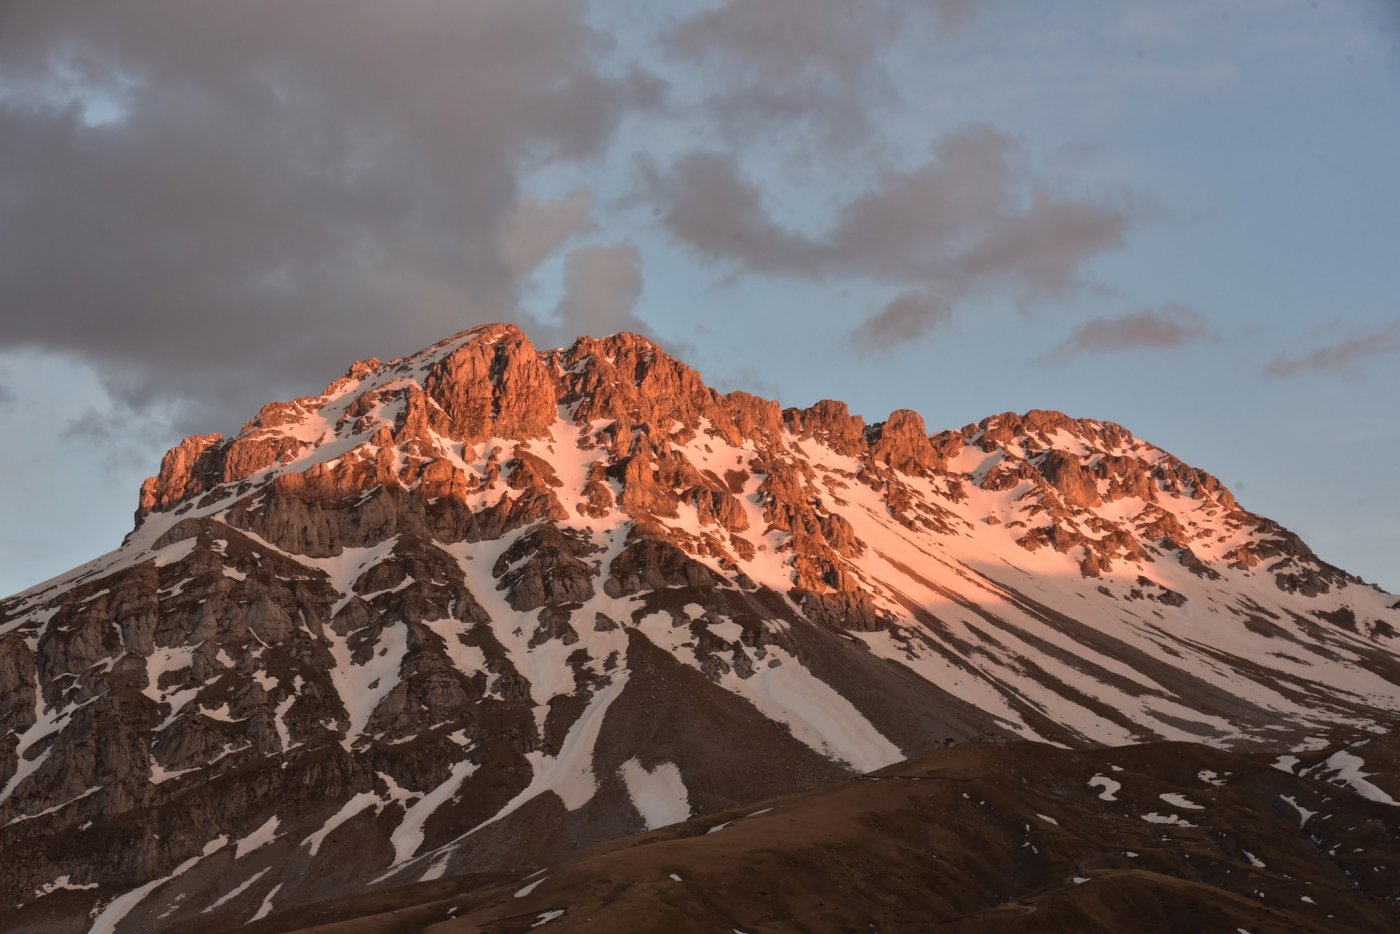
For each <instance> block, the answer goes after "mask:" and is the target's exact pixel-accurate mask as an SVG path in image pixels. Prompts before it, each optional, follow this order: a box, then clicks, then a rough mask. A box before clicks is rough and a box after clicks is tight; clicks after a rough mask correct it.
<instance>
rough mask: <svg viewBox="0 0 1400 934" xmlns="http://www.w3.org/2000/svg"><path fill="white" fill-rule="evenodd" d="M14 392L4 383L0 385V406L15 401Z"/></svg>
mask: <svg viewBox="0 0 1400 934" xmlns="http://www.w3.org/2000/svg"><path fill="white" fill-rule="evenodd" d="M15 398H16V397H15V391H14V390H13V389H11V388H10V387H9V386H6V385H5V384H4V383H0V405H9V404H10V403H12V402H14V401H15Z"/></svg>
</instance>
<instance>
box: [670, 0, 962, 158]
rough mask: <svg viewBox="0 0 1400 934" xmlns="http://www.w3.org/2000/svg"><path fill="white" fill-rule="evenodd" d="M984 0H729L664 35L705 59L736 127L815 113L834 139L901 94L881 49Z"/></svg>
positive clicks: (717, 106) (674, 48) (681, 52)
mask: <svg viewBox="0 0 1400 934" xmlns="http://www.w3.org/2000/svg"><path fill="white" fill-rule="evenodd" d="M978 6H979V4H978V2H977V0H922V2H915V3H910V2H905V0H726V2H724V3H721V4H720V5H719V6H717V7H712V8H709V9H706V10H702V11H700V12H699V13H696V14H695V15H693V16H691V17H689V18H687V19H683V20H681V21H680V22H678V23H677V24H676V25H675V26H673V27H672V28H671V29H669V30H668V31H666V32H665V33H664V34H663V35H662V37H661V42H662V47H663V48H664V49H665V50H666V51H667V52H668V53H669V54H670V55H671V56H672V57H674V58H676V59H678V60H681V61H685V62H689V63H691V64H692V65H696V66H701V67H705V68H707V69H708V70H707V71H706V72H705V74H706V78H707V80H706V85H707V88H708V89H709V94H708V97H707V98H706V100H705V101H704V106H705V107H706V108H707V109H708V110H709V111H710V113H711V114H712V115H713V116H714V117H716V118H717V119H718V123H719V125H720V126H721V128H722V129H724V130H726V131H727V132H729V133H731V134H746V133H751V132H754V131H761V130H766V129H771V128H773V127H774V126H776V125H781V126H785V127H786V126H790V122H791V121H793V120H809V121H811V122H812V123H813V124H815V125H817V126H818V127H819V128H820V129H822V130H823V131H824V134H825V136H826V139H827V140H828V141H842V140H844V141H846V142H850V141H851V140H853V139H858V138H860V137H861V136H862V135H863V134H862V132H861V131H862V130H864V129H866V128H868V126H869V110H870V108H871V107H873V106H878V105H879V104H881V103H887V102H889V101H890V100H892V99H893V98H894V97H895V89H894V86H893V84H892V82H891V81H890V80H889V77H888V75H886V73H885V71H884V69H883V68H882V66H881V57H882V53H883V52H884V50H885V49H886V48H888V46H889V45H890V43H891V42H893V41H894V40H895V39H896V37H898V36H900V35H901V34H906V35H907V34H920V33H922V32H929V31H933V30H936V29H938V28H941V29H952V28H956V27H958V26H961V25H963V24H964V23H966V22H967V21H968V20H969V19H970V18H971V16H972V14H973V12H974V11H975V10H976V9H977V7H978Z"/></svg>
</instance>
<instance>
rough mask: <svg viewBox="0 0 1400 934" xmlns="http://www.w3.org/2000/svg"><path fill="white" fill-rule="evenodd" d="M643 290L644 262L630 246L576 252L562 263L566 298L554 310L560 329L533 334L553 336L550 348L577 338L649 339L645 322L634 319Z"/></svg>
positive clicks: (542, 329) (588, 247) (539, 329)
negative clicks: (628, 335) (630, 334)
mask: <svg viewBox="0 0 1400 934" xmlns="http://www.w3.org/2000/svg"><path fill="white" fill-rule="evenodd" d="M643 285H644V280H643V276H642V256H641V253H640V252H638V250H637V248H636V247H635V246H633V245H632V244H630V243H619V244H617V245H615V246H604V245H601V244H596V243H591V244H587V245H585V246H581V247H578V248H577V249H575V250H572V251H571V252H570V253H569V256H568V259H567V260H566V261H565V267H564V297H563V298H562V299H560V301H559V305H558V307H557V308H555V310H554V314H555V316H556V317H557V318H558V319H560V320H561V321H563V322H564V325H563V326H562V327H561V326H555V327H553V328H550V327H548V326H543V327H540V326H537V327H536V329H535V330H536V331H537V332H539V333H540V334H541V335H547V334H549V333H550V332H551V331H553V332H555V334H554V337H553V340H552V342H553V343H564V342H566V341H571V340H572V339H573V338H575V337H577V336H579V335H580V334H587V335H590V336H595V337H596V336H602V335H607V334H615V333H617V332H618V331H635V332H637V333H641V334H646V333H649V331H650V328H649V327H648V326H647V324H646V322H644V321H642V320H641V319H640V318H638V317H637V315H636V308H637V300H638V299H639V298H641V295H642V288H643Z"/></svg>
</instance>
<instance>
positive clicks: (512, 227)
mask: <svg viewBox="0 0 1400 934" xmlns="http://www.w3.org/2000/svg"><path fill="white" fill-rule="evenodd" d="M596 228H597V225H596V224H595V223H594V221H593V196H592V195H591V194H590V193H589V192H588V191H586V190H583V189H579V190H578V191H573V192H570V193H569V194H567V195H565V196H564V197H562V198H556V199H554V200H552V201H537V200H536V199H534V198H524V199H522V200H521V201H520V203H518V204H517V205H516V206H515V210H513V211H512V212H511V213H510V214H509V215H507V217H506V218H505V220H504V221H503V222H502V224H501V229H500V237H501V256H502V258H503V259H504V260H505V263H506V266H508V267H509V268H510V270H511V271H512V272H514V273H515V274H516V275H517V276H522V277H523V276H528V275H529V274H530V273H532V272H534V271H535V268H536V267H537V266H539V264H540V263H542V262H544V261H545V260H546V259H548V258H549V257H551V256H553V255H554V254H555V253H556V252H557V251H558V250H559V248H560V247H562V246H563V245H564V244H566V243H568V242H569V241H570V240H572V239H573V238H574V237H577V236H578V235H580V234H584V233H588V232H590V231H592V230H595V229H596Z"/></svg>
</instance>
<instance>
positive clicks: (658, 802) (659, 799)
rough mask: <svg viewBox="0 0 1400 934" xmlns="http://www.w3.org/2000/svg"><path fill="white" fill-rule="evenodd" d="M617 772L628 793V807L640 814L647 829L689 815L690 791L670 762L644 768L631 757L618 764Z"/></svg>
mask: <svg viewBox="0 0 1400 934" xmlns="http://www.w3.org/2000/svg"><path fill="white" fill-rule="evenodd" d="M619 771H620V772H621V773H622V780H623V782H625V783H626V785H627V793H628V794H629V795H631V796H632V806H633V807H635V808H636V809H637V813H639V814H641V815H642V820H643V821H645V822H646V828H647V830H655V829H656V828H657V827H665V826H666V825H668V824H678V823H680V822H681V821H683V820H685V819H686V818H688V817H690V794H689V792H687V791H686V788H685V783H684V782H683V781H682V780H681V770H680V768H678V767H677V766H676V764H675V763H674V762H661V763H658V764H657V766H656V768H654V769H651V770H648V769H647V768H646V767H645V766H643V765H642V764H641V762H639V761H638V760H637V759H635V758H634V759H628V760H627V761H626V762H624V763H622V768H621V769H620V770H619Z"/></svg>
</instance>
